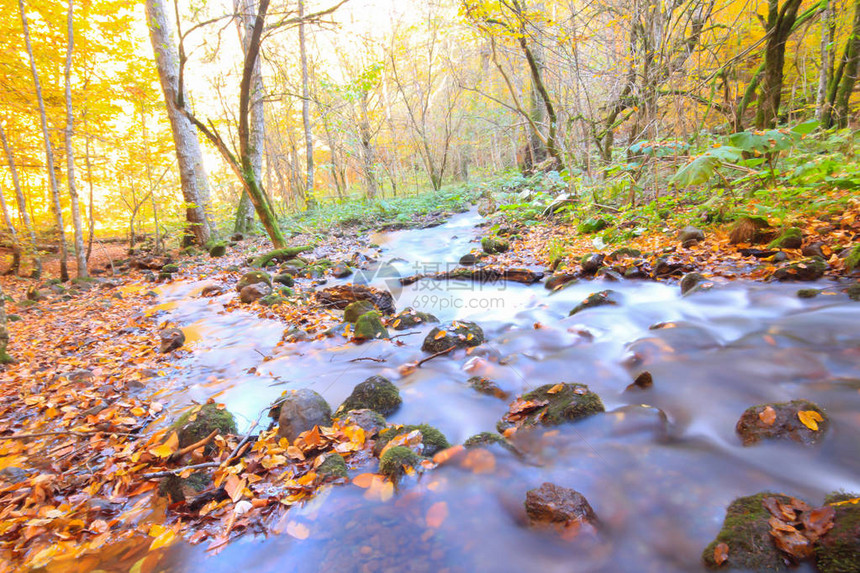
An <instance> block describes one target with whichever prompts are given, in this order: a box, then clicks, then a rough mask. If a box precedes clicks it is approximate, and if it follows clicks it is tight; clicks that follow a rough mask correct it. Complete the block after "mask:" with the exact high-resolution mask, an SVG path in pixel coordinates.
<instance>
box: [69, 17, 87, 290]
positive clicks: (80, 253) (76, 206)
mask: <svg viewBox="0 0 860 573" xmlns="http://www.w3.org/2000/svg"><path fill="white" fill-rule="evenodd" d="M74 17H75V2H74V0H69V11H68V15H67V17H66V29H67V33H68V36H69V43H68V48H67V49H66V68H65V73H64V79H65V84H66V177H67V179H68V180H69V197H70V198H71V207H72V222H73V224H74V227H75V262H76V263H77V265H78V277H79V278H87V277H89V276H90V273H89V271H88V270H87V253H86V251H85V250H84V224H83V221H81V206H80V201H79V199H78V189H77V187H75V153H74V148H73V147H72V135H73V134H74V129H75V116H74V113H73V110H72V77H71V76H72V54H73V53H74V49H75V35H74Z"/></svg>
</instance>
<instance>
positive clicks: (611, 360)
mask: <svg viewBox="0 0 860 573" xmlns="http://www.w3.org/2000/svg"><path fill="white" fill-rule="evenodd" d="M479 221H480V217H479V216H478V215H477V214H476V213H474V212H468V213H464V214H460V215H456V216H454V217H452V218H451V219H450V220H449V221H448V222H447V223H446V224H444V225H442V226H439V227H435V228H431V229H422V230H407V231H397V232H390V233H379V234H376V235H374V236H373V237H372V241H374V242H375V243H378V244H379V245H380V247H381V250H377V249H370V250H369V251H368V254H372V255H374V256H375V257H376V258H377V259H378V260H379V261H381V262H382V263H383V264H381V265H379V266H378V268H376V269H371V270H369V271H367V272H365V273H364V274H365V277H364V279H365V280H367V282H369V283H370V284H373V285H375V286H377V287H386V286H388V287H391V289H392V291H393V294H394V295H395V299H396V305H397V308H398V310H400V309H403V308H406V307H407V306H413V307H415V308H416V309H418V310H422V311H425V312H430V313H432V314H434V315H436V316H437V317H438V318H439V319H440V320H441V321H442V322H446V321H450V320H452V319H467V320H472V321H475V322H477V323H478V324H480V325H481V327H482V328H483V330H484V333H485V334H486V337H487V342H486V343H485V344H484V345H482V346H481V347H480V348H479V349H477V351H476V352H473V353H472V354H471V355H469V356H466V355H464V354H463V353H462V352H460V353H458V354H455V355H453V356H443V357H439V358H436V359H434V360H432V361H429V362H427V363H426V364H424V365H423V366H422V367H421V368H420V369H418V370H417V371H415V372H414V373H412V374H409V375H408V376H406V377H403V376H401V375H400V373H399V372H398V366H401V365H403V364H406V363H408V362H413V361H417V360H420V359H421V358H424V357H426V356H427V354H426V353H423V352H422V351H421V350H420V346H421V342H422V340H423V338H424V335H426V333H427V332H428V331H429V330H430V328H431V326H426V327H423V328H419V329H415V330H412V331H405V332H414V333H415V334H411V335H409V336H406V337H403V338H400V339H398V340H399V341H402V342H403V343H404V344H403V345H396V344H394V343H392V342H389V341H373V342H367V343H365V344H361V345H356V344H353V343H348V342H346V340H345V339H344V338H342V337H339V336H335V337H332V338H328V339H326V340H322V341H309V342H299V343H295V344H287V345H282V346H276V345H277V343H278V342H279V340H280V338H281V335H282V333H283V331H284V325H283V324H282V323H278V322H275V321H270V320H265V319H260V318H258V317H256V316H254V315H252V314H251V313H248V312H245V311H241V310H240V311H233V312H227V311H225V310H224V308H223V305H224V304H225V303H227V302H228V301H229V300H231V298H233V297H234V296H235V293H228V294H225V295H222V296H220V297H216V298H214V299H212V298H201V297H198V296H197V294H198V293H199V292H200V290H201V289H202V288H203V287H204V286H206V285H207V284H211V283H208V282H206V281H195V282H178V283H172V284H169V285H166V286H164V287H162V288H161V289H160V291H159V294H160V300H159V305H158V307H156V308H157V309H159V310H162V311H163V313H164V314H163V316H160V318H164V319H166V320H169V321H171V322H175V323H177V324H178V325H180V326H181V327H182V328H183V329H184V330H185V331H186V334H187V336H188V338H189V342H190V348H191V349H192V353H191V354H190V355H189V356H188V357H186V358H183V359H182V361H183V362H182V368H181V369H179V371H178V374H177V376H178V378H177V379H175V380H174V381H173V382H174V384H175V387H176V388H181V389H180V390H177V391H176V392H175V393H174V394H173V396H172V397H171V401H174V402H175V403H177V404H187V403H189V402H190V401H192V400H197V401H200V402H203V401H205V400H206V399H207V398H209V397H211V396H215V397H216V400H217V401H219V402H224V403H225V404H226V405H227V408H228V409H229V410H230V411H231V412H233V413H234V414H235V415H236V417H237V420H238V422H239V431H240V432H242V431H244V430H246V429H247V428H248V427H249V426H250V424H251V423H252V421H253V420H254V419H255V418H256V417H257V415H258V413H259V412H260V411H261V409H262V408H264V407H265V406H266V405H267V404H269V403H271V402H272V401H274V400H275V399H276V398H277V397H278V396H279V395H280V394H281V393H282V392H283V391H284V390H286V389H291V388H302V387H308V388H312V389H313V390H316V391H317V392H319V393H320V394H322V395H323V396H324V397H325V398H326V400H327V401H328V402H329V404H331V405H332V407H333V408H336V407H337V405H338V404H340V403H341V402H342V401H343V400H344V399H345V398H346V397H347V396H348V395H349V393H350V392H351V391H352V388H353V387H354V386H355V385H356V384H358V383H359V382H361V381H363V380H364V379H366V378H367V377H369V376H371V375H375V374H378V375H382V376H385V377H387V378H389V379H390V380H392V381H393V382H394V383H395V384H397V386H398V387H399V388H400V391H401V396H402V398H403V405H402V407H401V408H400V410H399V411H397V413H396V414H394V415H392V416H391V417H389V420H388V421H389V422H392V423H404V424H418V423H428V424H431V425H433V426H435V427H437V428H439V429H440V430H441V431H442V432H443V433H444V434H445V435H446V436H447V437H448V440H449V441H450V442H451V443H452V444H458V443H462V442H463V441H464V440H465V439H466V438H468V437H470V436H472V435H474V434H476V433H478V432H482V431H495V425H496V422H497V421H498V420H499V419H500V418H501V416H502V415H503V414H504V413H505V412H506V411H507V407H508V403H509V402H510V400H507V401H505V400H500V399H498V398H495V397H492V396H486V395H483V394H479V393H477V392H475V391H474V390H473V389H472V388H470V387H469V386H468V385H467V383H466V380H467V379H468V378H469V377H471V376H475V375H479V376H484V377H487V378H489V379H491V380H493V381H495V382H496V383H497V384H498V385H499V386H500V387H501V388H502V389H503V390H504V391H506V392H508V393H510V396H511V400H512V399H513V398H514V397H515V396H517V395H519V394H522V393H524V392H527V391H529V390H530V389H533V388H536V387H537V386H540V385H543V384H547V383H553V384H555V383H558V382H581V383H585V384H588V385H589V387H590V388H591V389H592V390H593V391H595V392H596V393H597V394H599V395H600V397H601V398H602V400H603V402H604V404H605V406H606V410H607V413H606V414H605V415H597V416H593V417H591V418H588V419H586V420H584V421H581V422H578V423H576V424H568V425H564V426H560V427H558V428H553V429H552V431H549V432H533V433H530V434H527V435H524V436H522V437H521V438H520V437H518V438H517V441H516V445H517V447H518V448H519V449H520V450H521V451H522V452H523V454H524V456H522V457H518V456H516V455H514V454H511V453H508V452H507V451H506V450H504V449H502V448H498V447H496V448H493V449H492V450H491V451H492V453H493V456H491V458H490V460H491V461H492V463H488V464H486V465H485V466H484V467H479V468H472V469H468V468H463V467H460V466H457V465H454V464H451V465H443V466H440V467H439V468H437V469H435V470H432V471H429V472H427V473H425V474H424V475H422V476H420V477H418V478H409V479H406V480H404V481H403V482H402V483H401V485H400V487H399V489H398V491H397V492H396V494H395V496H394V498H393V499H391V500H389V501H387V502H382V501H379V500H372V499H365V495H364V494H365V490H363V489H361V488H359V487H356V486H354V485H352V484H347V485H340V486H333V487H328V488H326V489H325V490H323V491H322V492H321V493H320V495H318V496H317V497H315V498H314V499H313V500H312V501H310V502H309V503H307V504H305V505H304V506H301V507H294V508H293V509H291V510H290V511H289V512H288V516H289V518H290V520H291V521H293V522H297V523H301V524H303V525H304V526H305V527H307V530H308V531H309V534H308V535H307V538H306V539H297V538H295V537H294V536H290V535H287V534H281V535H270V536H268V537H264V536H254V535H251V534H246V535H245V536H243V537H242V538H241V539H239V540H236V541H233V542H231V543H230V544H229V545H227V546H226V547H225V548H223V549H222V550H221V551H220V552H219V553H217V554H215V555H208V554H207V553H206V547H205V544H203V545H201V546H191V545H186V544H178V545H177V546H176V547H175V548H174V549H173V550H172V551H171V552H170V559H171V564H170V566H171V567H172V570H175V571H190V572H197V571H200V572H204V571H205V572H206V573H216V572H221V571H224V572H235V571H254V572H257V573H263V572H269V571H271V572H278V573H283V572H284V571H302V572H304V571H308V572H310V571H368V572H369V571H374V572H375V571H398V572H401V571H416V572H418V571H428V572H430V571H434V572H435V571H450V572H467V571H517V572H520V571H542V572H556V571H558V572H571V571H575V572H580V571H582V572H585V571H605V572H610V571H631V572H633V571H635V572H644V571H648V572H651V571H653V572H671V571H700V570H703V569H704V566H703V565H702V562H701V552H702V549H703V548H704V547H705V546H706V545H707V544H708V543H709V542H710V541H711V540H712V539H713V538H714V536H715V535H716V533H717V532H718V531H719V528H720V526H721V523H722V520H723V517H724V515H725V508H726V507H727V506H728V504H729V503H730V502H731V501H732V500H733V499H734V498H736V497H738V496H744V495H751V494H753V493H756V492H759V491H764V490H770V491H776V492H784V493H786V494H789V495H795V496H799V497H802V498H804V499H807V500H809V501H811V502H812V503H821V501H822V500H823V498H824V495H825V494H827V493H829V492H831V491H833V490H838V489H844V490H846V491H860V327H858V324H860V304H858V303H855V302H851V301H849V300H848V298H847V297H846V296H844V295H842V294H837V295H827V294H824V295H821V296H818V297H817V298H814V299H807V300H803V299H799V298H798V297H797V296H796V294H795V293H796V291H797V289H798V288H801V287H799V286H798V284H796V283H795V284H778V283H767V284H764V283H752V282H746V283H744V282H733V283H729V284H719V285H717V286H716V287H715V288H714V289H712V290H710V291H707V292H697V293H694V294H693V295H691V296H687V297H681V296H680V292H679V291H680V289H679V287H678V286H677V284H666V283H657V282H650V281H622V282H612V283H608V282H603V281H600V280H595V281H580V282H579V283H576V284H574V285H572V286H570V287H568V288H565V289H563V290H561V291H557V292H555V293H550V292H549V291H547V290H546V289H544V287H543V285H542V284H536V285H533V286H525V285H521V284H516V283H496V284H474V283H471V282H465V281H451V282H447V283H446V282H438V281H432V280H420V281H418V282H416V283H415V284H413V285H410V286H408V287H402V288H400V287H399V283H398V282H397V280H396V279H397V277H398V276H406V275H412V274H416V273H418V272H430V271H435V270H445V269H446V268H451V267H453V265H454V264H455V263H456V261H457V260H458V259H459V257H460V256H461V255H462V254H464V253H466V252H468V251H469V250H470V249H472V248H475V247H476V244H475V242H474V241H475V240H476V237H478V232H479V229H477V228H475V225H476V224H477V223H478V222H479ZM350 280H355V279H350ZM343 282H346V281H338V280H330V281H329V282H328V283H327V285H326V286H331V285H333V284H340V283H343ZM802 286H804V287H805V286H807V285H806V284H804V285H802ZM815 286H818V287H819V288H824V287H827V286H832V284H830V283H821V284H819V285H815ZM606 288H611V289H613V290H615V291H616V292H618V293H620V295H621V297H622V303H621V304H619V305H618V306H605V307H599V308H592V309H588V310H586V311H584V312H581V313H578V314H576V315H575V316H571V317H569V316H568V313H569V311H570V310H571V309H572V308H573V307H574V306H576V304H577V303H579V302H580V301H582V300H583V299H584V298H585V297H586V296H588V295H589V294H591V293H593V292H595V291H599V290H603V289H606ZM832 290H833V289H831V291H832ZM657 323H669V324H667V325H664V327H663V328H659V329H651V328H650V327H652V326H653V325H655V324H657ZM634 353H635V355H637V356H638V357H639V358H640V359H641V364H640V365H638V366H637V367H636V368H635V370H631V369H630V367H629V366H626V365H628V364H629V363H630V359H631V357H632V356H633V355H634ZM264 357H267V358H268V359H266V360H264ZM356 358H374V359H378V360H381V362H377V361H370V360H362V361H353V362H351V361H352V360H354V359H356ZM641 370H648V371H649V372H650V373H651V374H652V375H653V379H654V386H653V388H651V389H649V390H645V391H635V392H630V391H627V392H625V388H626V387H627V386H628V385H629V384H630V383H631V381H632V379H633V377H634V375H635V373H637V372H639V371H641ZM794 398H805V399H808V400H811V401H813V402H816V403H817V404H818V405H820V406H821V407H822V408H824V409H825V410H826V411H827V412H828V414H829V415H830V419H831V421H832V424H833V427H832V429H831V430H830V433H829V435H828V436H827V437H826V439H825V440H824V441H823V443H821V444H820V445H818V446H816V447H803V446H800V445H798V444H794V443H790V442H789V443H778V442H769V443H762V444H760V445H757V446H754V447H748V448H747V447H743V446H742V445H741V443H740V440H739V439H738V437H737V436H736V434H735V424H736V422H737V420H738V418H739V417H740V415H741V413H742V412H743V411H744V410H745V409H746V408H747V407H749V406H752V405H756V404H761V403H765V402H781V401H787V400H791V399H794ZM374 469H375V468H374V467H367V466H365V467H363V468H357V469H351V470H350V475H351V476H354V475H357V474H360V473H363V472H368V471H374ZM547 481H549V482H553V483H556V484H558V485H562V486H566V487H571V488H574V489H576V490H577V491H579V492H581V493H582V494H583V495H585V497H586V498H587V499H588V501H589V502H590V504H591V505H592V507H593V508H594V510H595V512H596V514H597V516H598V518H599V519H600V521H601V524H602V528H601V531H600V534H599V538H598V539H596V540H594V539H591V540H580V539H575V540H573V541H565V540H563V539H561V538H560V537H559V536H558V535H557V534H555V533H553V532H551V531H540V530H532V529H529V528H527V527H526V526H525V524H524V513H523V509H522V507H523V500H524V498H525V492H526V491H527V490H528V489H531V488H534V487H537V486H539V485H540V484H542V483H543V482H547ZM439 502H445V506H446V509H447V514H446V515H445V517H444V520H443V521H442V522H441V523H440V524H437V527H434V528H428V525H427V523H426V515H427V513H428V511H429V510H430V508H431V507H432V506H434V504H439ZM437 507H438V506H437ZM800 570H801V571H803V570H804V569H802V568H801V569H800Z"/></svg>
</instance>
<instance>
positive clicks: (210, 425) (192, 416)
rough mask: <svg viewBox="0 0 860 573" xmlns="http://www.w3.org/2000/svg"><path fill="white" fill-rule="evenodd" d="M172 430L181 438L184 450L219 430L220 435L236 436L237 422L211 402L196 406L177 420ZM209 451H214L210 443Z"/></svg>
mask: <svg viewBox="0 0 860 573" xmlns="http://www.w3.org/2000/svg"><path fill="white" fill-rule="evenodd" d="M171 429H172V430H174V431H176V432H177V434H178V436H179V447H180V448H184V447H185V446H190V445H191V444H193V443H195V442H199V441H200V440H202V439H203V438H205V437H206V436H208V435H209V434H211V433H212V431H213V430H217V431H218V433H219V434H220V435H222V436H223V435H225V434H235V433H236V421H235V420H234V419H233V414H231V413H230V412H229V411H228V410H227V409H226V408H219V407H218V405H217V404H214V403H212V402H209V403H207V404H203V405H202V406H195V407H194V408H192V409H190V410H188V411H187V412H185V413H184V414H182V415H181V416H180V417H179V419H178V420H176V421H175V422H174V423H173V425H172V426H171ZM206 449H207V450H208V451H211V450H213V449H214V446H213V445H212V444H211V443H210V444H209V445H208V446H207V448H206Z"/></svg>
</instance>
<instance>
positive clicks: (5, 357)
mask: <svg viewBox="0 0 860 573" xmlns="http://www.w3.org/2000/svg"><path fill="white" fill-rule="evenodd" d="M14 362H15V359H14V358H12V357H11V356H9V353H8V352H6V349H5V348H0V364H12V363H14Z"/></svg>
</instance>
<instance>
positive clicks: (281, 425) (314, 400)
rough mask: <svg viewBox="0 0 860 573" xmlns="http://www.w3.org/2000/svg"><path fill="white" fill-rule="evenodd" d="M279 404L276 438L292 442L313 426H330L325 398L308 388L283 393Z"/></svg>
mask: <svg viewBox="0 0 860 573" xmlns="http://www.w3.org/2000/svg"><path fill="white" fill-rule="evenodd" d="M280 402H281V404H280V413H279V414H278V437H281V438H286V439H288V440H289V441H290V442H293V441H295V439H296V438H297V437H298V436H299V434H301V433H302V432H307V431H308V430H312V429H313V428H314V426H330V425H331V407H330V406H329V405H328V402H326V401H325V398H323V397H322V396H320V395H319V394H317V393H316V392H314V391H313V390H311V389H309V388H302V389H300V390H290V391H288V392H285V393H284V396H283V398H281V400H280Z"/></svg>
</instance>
